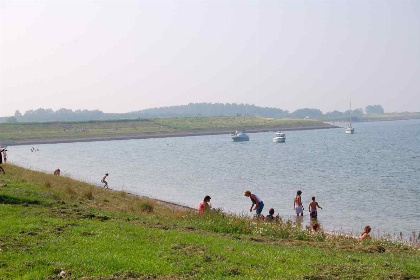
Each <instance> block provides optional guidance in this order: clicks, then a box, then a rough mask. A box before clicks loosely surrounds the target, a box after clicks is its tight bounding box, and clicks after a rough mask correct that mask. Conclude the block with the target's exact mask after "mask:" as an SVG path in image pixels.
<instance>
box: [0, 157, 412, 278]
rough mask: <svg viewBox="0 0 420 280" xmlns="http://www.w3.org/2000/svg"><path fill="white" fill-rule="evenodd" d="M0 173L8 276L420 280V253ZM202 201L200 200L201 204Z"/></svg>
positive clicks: (37, 175)
mask: <svg viewBox="0 0 420 280" xmlns="http://www.w3.org/2000/svg"><path fill="white" fill-rule="evenodd" d="M3 167H4V168H5V170H6V175H0V186H1V187H0V216H1V218H2V220H1V223H0V279H59V278H60V277H61V278H68V279H76V278H81V277H84V278H83V279H225V278H226V279H418V278H419V277H420V258H419V257H420V253H419V251H418V249H415V248H412V247H407V246H404V245H401V244H398V243H393V242H391V241H384V240H375V241H366V242H364V243H359V242H357V241H355V240H354V239H352V238H345V237H331V236H328V235H325V234H323V233H319V234H313V233H311V232H309V231H308V230H306V229H301V228H299V227H296V226H295V225H293V224H292V223H290V222H288V221H282V222H279V223H266V222H257V221H250V220H249V219H247V218H242V217H237V216H233V215H228V214H224V213H217V212H215V213H210V214H208V215H198V214H196V213H195V211H191V210H190V211H189V210H187V209H183V208H180V207H171V206H167V205H164V204H162V203H158V202H156V201H153V200H151V199H148V198H142V197H136V196H133V195H129V194H126V193H124V192H117V191H112V190H104V189H101V188H98V187H95V186H92V185H89V184H86V183H83V182H79V181H75V180H71V179H70V178H66V177H54V176H52V175H47V174H44V173H41V172H35V171H30V170H27V169H23V168H20V167H17V166H13V165H9V164H8V165H3ZM198 201H199V198H197V202H198Z"/></svg>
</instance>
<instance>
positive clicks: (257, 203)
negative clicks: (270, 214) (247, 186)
mask: <svg viewBox="0 0 420 280" xmlns="http://www.w3.org/2000/svg"><path fill="white" fill-rule="evenodd" d="M244 196H246V197H249V198H250V199H251V202H252V205H251V208H249V212H252V211H253V210H257V211H256V213H257V217H260V215H261V212H262V210H263V208H264V202H263V201H262V200H261V199H260V198H259V197H258V196H256V195H255V194H253V193H251V192H250V191H248V190H246V191H244Z"/></svg>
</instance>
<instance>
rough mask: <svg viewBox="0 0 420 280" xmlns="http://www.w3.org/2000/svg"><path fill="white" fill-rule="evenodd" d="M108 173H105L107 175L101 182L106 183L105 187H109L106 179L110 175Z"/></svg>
mask: <svg viewBox="0 0 420 280" xmlns="http://www.w3.org/2000/svg"><path fill="white" fill-rule="evenodd" d="M108 175H109V174H108V173H106V174H105V176H104V177H102V180H101V183H103V184H105V185H104V188H106V189H108V182H107V181H106V180H105V179H106V177H108Z"/></svg>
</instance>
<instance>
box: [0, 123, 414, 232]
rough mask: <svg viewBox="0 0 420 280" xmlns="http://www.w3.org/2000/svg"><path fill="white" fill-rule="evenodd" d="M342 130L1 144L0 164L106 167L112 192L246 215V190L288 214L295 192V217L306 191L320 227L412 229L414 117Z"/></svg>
mask: <svg viewBox="0 0 420 280" xmlns="http://www.w3.org/2000/svg"><path fill="white" fill-rule="evenodd" d="M354 127H355V130H356V133H355V134H353V135H349V134H345V133H344V129H341V128H340V129H327V130H308V131H289V132H287V134H286V135H287V140H286V143H273V142H272V137H273V136H274V133H273V132H264V133H253V134H250V139H251V140H250V141H249V142H241V143H235V142H232V141H231V140H230V137H229V135H214V136H195V137H174V138H159V139H141V140H124V141H107V142H88V143H67V144H48V145H37V146H36V148H38V149H39V151H38V152H31V151H30V148H31V147H32V146H12V147H9V153H8V154H9V158H10V161H11V162H13V163H15V164H18V165H21V166H24V167H29V168H32V169H36V170H41V171H46V172H49V173H52V172H53V171H54V170H55V169H56V168H60V169H61V171H62V174H64V175H67V176H71V177H72V178H75V179H80V180H84V181H88V182H93V183H95V184H98V185H99V184H100V179H101V178H102V176H103V175H104V174H105V173H106V172H109V174H110V175H109V177H108V179H107V181H108V183H109V186H110V187H111V188H113V189H117V190H124V191H127V192H131V193H136V194H140V195H145V196H151V197H155V198H159V199H162V200H167V201H172V202H176V203H180V204H183V205H188V206H191V207H194V208H195V207H197V205H198V203H199V202H200V201H201V200H202V199H203V197H204V196H205V195H210V196H211V197H212V201H211V203H212V205H213V207H218V208H223V209H224V210H225V211H230V212H234V213H245V214H246V213H249V212H247V211H249V207H250V205H251V202H250V200H249V199H248V198H246V197H244V196H243V194H242V193H243V191H244V190H245V189H249V190H251V191H252V192H254V193H256V194H257V195H258V196H259V197H260V198H261V199H262V200H263V201H264V203H265V208H264V211H263V214H265V215H266V214H267V213H268V210H269V208H271V207H272V208H274V209H275V211H276V213H279V214H280V216H282V217H284V218H290V219H293V217H294V210H293V198H294V195H295V194H296V191H297V190H302V192H303V193H302V202H303V204H304V207H305V217H304V223H307V222H308V220H309V215H308V212H307V210H308V204H309V202H310V199H311V197H312V196H316V198H317V201H318V202H319V204H320V205H321V206H322V207H323V210H319V212H318V216H319V221H320V223H321V224H322V226H323V227H324V228H326V229H327V230H330V231H345V232H354V233H359V232H361V231H362V228H363V227H364V226H365V225H367V224H369V225H370V226H371V227H372V229H373V232H374V233H378V232H379V233H381V234H383V233H390V234H391V235H394V234H399V232H403V234H404V235H405V236H406V237H407V236H408V235H409V234H411V232H413V231H417V232H418V231H419V230H420V223H419V222H420V212H419V211H417V209H416V208H417V207H418V205H419V201H420V146H419V143H420V120H408V121H393V122H371V123H355V124H354Z"/></svg>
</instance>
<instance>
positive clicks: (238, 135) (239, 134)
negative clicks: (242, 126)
mask: <svg viewBox="0 0 420 280" xmlns="http://www.w3.org/2000/svg"><path fill="white" fill-rule="evenodd" d="M230 138H232V140H233V141H234V142H240V141H249V136H248V135H246V134H245V132H244V131H243V130H240V131H238V130H237V131H236V132H235V133H231V134H230Z"/></svg>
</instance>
